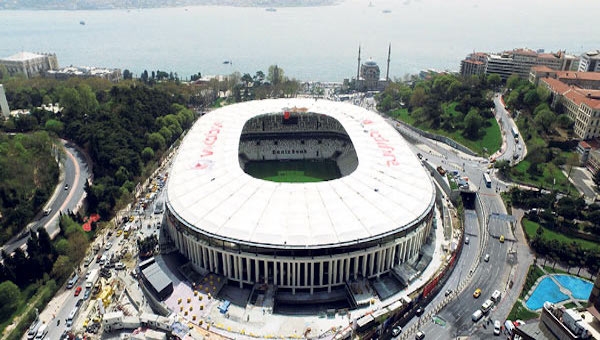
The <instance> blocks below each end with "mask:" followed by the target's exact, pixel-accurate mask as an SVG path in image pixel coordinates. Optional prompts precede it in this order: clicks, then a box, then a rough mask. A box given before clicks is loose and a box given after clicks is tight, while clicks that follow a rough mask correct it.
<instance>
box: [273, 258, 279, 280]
mask: <svg viewBox="0 0 600 340" xmlns="http://www.w3.org/2000/svg"><path fill="white" fill-rule="evenodd" d="M278 264H279V262H277V261H273V285H275V286H277V266H278Z"/></svg>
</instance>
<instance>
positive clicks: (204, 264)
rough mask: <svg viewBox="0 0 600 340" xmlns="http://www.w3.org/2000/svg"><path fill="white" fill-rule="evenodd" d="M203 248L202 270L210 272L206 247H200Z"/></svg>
mask: <svg viewBox="0 0 600 340" xmlns="http://www.w3.org/2000/svg"><path fill="white" fill-rule="evenodd" d="M200 247H201V248H202V268H204V269H206V270H208V254H207V253H208V252H207V250H206V247H204V246H200Z"/></svg>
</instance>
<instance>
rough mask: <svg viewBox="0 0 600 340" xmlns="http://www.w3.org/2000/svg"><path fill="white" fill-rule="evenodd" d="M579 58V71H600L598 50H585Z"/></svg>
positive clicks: (599, 53)
mask: <svg viewBox="0 0 600 340" xmlns="http://www.w3.org/2000/svg"><path fill="white" fill-rule="evenodd" d="M580 58H581V59H580V61H579V69H578V71H579V72H600V50H595V51H589V52H586V53H584V54H582V55H581V57H580Z"/></svg>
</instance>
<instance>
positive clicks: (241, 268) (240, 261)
mask: <svg viewBox="0 0 600 340" xmlns="http://www.w3.org/2000/svg"><path fill="white" fill-rule="evenodd" d="M237 262H238V272H239V278H240V288H244V259H243V258H242V256H238V257H237Z"/></svg>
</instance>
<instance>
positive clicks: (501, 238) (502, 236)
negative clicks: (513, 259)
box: [500, 235, 504, 243]
mask: <svg viewBox="0 0 600 340" xmlns="http://www.w3.org/2000/svg"><path fill="white" fill-rule="evenodd" d="M500 243H504V235H500Z"/></svg>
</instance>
